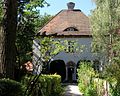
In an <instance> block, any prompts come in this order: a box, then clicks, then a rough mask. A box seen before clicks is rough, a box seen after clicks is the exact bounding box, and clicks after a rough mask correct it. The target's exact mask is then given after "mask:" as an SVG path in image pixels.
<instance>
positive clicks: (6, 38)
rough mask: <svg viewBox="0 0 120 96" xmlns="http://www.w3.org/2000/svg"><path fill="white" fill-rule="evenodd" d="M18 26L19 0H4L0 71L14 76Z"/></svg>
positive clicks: (8, 75)
mask: <svg viewBox="0 0 120 96" xmlns="http://www.w3.org/2000/svg"><path fill="white" fill-rule="evenodd" d="M16 26H17V0H4V16H3V21H2V27H3V28H2V29H1V32H0V33H1V37H2V38H1V42H0V43H1V46H0V47H1V48H0V50H1V54H0V66H1V69H0V73H1V74H3V75H4V76H5V77H9V78H14V66H15V58H16V57H15V56H16V51H15V38H16Z"/></svg>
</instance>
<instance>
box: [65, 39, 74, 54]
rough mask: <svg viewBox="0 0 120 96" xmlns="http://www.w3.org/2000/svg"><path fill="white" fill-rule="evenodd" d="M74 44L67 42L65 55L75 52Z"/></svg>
mask: <svg viewBox="0 0 120 96" xmlns="http://www.w3.org/2000/svg"><path fill="white" fill-rule="evenodd" d="M74 45H75V42H74V41H68V42H67V48H66V49H65V51H66V52H67V53H74V52H75V46H74Z"/></svg>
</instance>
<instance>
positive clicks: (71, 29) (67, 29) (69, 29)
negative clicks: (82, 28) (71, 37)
mask: <svg viewBox="0 0 120 96" xmlns="http://www.w3.org/2000/svg"><path fill="white" fill-rule="evenodd" d="M64 31H78V29H76V28H74V27H68V28H66V29H65V30H64Z"/></svg>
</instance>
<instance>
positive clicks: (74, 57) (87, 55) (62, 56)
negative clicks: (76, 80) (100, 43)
mask: <svg viewBox="0 0 120 96" xmlns="http://www.w3.org/2000/svg"><path fill="white" fill-rule="evenodd" d="M55 39H56V40H57V39H59V40H68V41H78V46H81V45H84V46H85V47H84V49H83V52H80V51H79V50H78V51H77V52H76V53H66V52H60V53H59V54H58V55H56V56H55V57H54V58H52V61H53V60H63V61H64V62H65V64H67V62H69V61H73V62H74V63H75V64H77V63H78V61H80V60H91V61H92V60H95V59H97V60H99V59H100V58H101V57H100V56H96V55H94V54H93V53H92V52H91V43H92V37H81V38H55ZM101 59H102V58H101Z"/></svg>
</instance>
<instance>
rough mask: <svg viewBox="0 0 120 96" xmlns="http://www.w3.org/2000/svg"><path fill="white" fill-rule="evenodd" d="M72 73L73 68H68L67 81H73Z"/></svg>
mask: <svg viewBox="0 0 120 96" xmlns="http://www.w3.org/2000/svg"><path fill="white" fill-rule="evenodd" d="M73 73H74V68H68V81H69V82H72V81H73Z"/></svg>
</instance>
